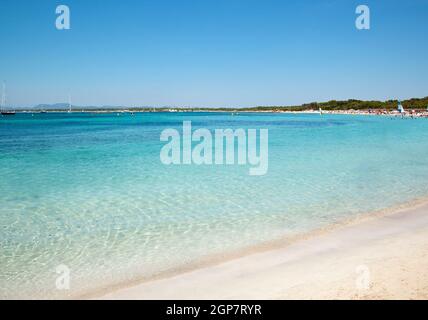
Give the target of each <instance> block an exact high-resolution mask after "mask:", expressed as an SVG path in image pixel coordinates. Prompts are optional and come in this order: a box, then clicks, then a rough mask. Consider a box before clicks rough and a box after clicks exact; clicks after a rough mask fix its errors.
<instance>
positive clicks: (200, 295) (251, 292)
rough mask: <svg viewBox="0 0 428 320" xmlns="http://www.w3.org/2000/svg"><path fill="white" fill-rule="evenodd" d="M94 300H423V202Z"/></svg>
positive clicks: (427, 272) (426, 237)
mask: <svg viewBox="0 0 428 320" xmlns="http://www.w3.org/2000/svg"><path fill="white" fill-rule="evenodd" d="M97 298H100V299H427V298H428V204H427V203H424V204H419V205H417V206H413V207H410V208H406V209H399V210H397V211H395V212H393V213H390V214H386V215H381V216H379V217H375V218H372V219H361V220H360V221H359V222H358V223H350V224H347V225H344V226H341V227H338V228H334V229H332V230H331V231H328V232H323V233H320V234H318V235H315V236H313V237H309V238H307V239H303V240H299V241H296V242H295V243H293V244H290V245H286V246H284V247H280V248H275V249H271V250H267V251H263V252H259V253H252V254H249V255H246V256H244V257H240V258H236V259H232V260H230V261H225V262H222V263H219V264H215V265H212V266H206V267H202V268H199V269H197V270H194V271H189V272H185V273H182V274H178V275H174V276H170V277H167V278H164V279H158V280H153V281H148V282H144V283H140V284H135V285H132V286H129V287H126V288H121V289H115V290H114V291H112V292H109V293H104V294H102V295H99V296H97Z"/></svg>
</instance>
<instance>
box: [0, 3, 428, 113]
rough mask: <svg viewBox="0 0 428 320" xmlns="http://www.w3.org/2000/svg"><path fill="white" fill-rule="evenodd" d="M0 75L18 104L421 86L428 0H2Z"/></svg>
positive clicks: (200, 100) (392, 90)
mask: <svg viewBox="0 0 428 320" xmlns="http://www.w3.org/2000/svg"><path fill="white" fill-rule="evenodd" d="M59 4H66V5H68V6H69V7H70V10H71V30H62V31H59V30H57V29H56V28H55V19H56V14H55V9H56V6H57V5H59ZM359 4H366V5H368V6H369V8H370V10H371V29H370V30H357V29H356V27H355V19H356V17H357V15H356V14H355V8H356V7H357V5H359ZM0 79H1V80H3V79H4V80H6V82H7V93H8V104H13V105H16V106H28V105H34V104H38V103H56V102H66V101H67V99H68V98H67V97H68V94H69V93H70V94H71V95H72V102H73V104H75V105H126V106H144V105H153V106H164V105H176V106H212V107H214V106H219V107H220V106H255V105H291V104H301V103H305V102H311V101H326V100H330V99H337V100H339V99H348V98H357V99H381V100H385V99H390V98H391V99H392V98H400V99H404V98H409V97H423V96H427V95H428V0H412V1H404V0H400V1H397V0H364V1H363V0H359V1H351V0H317V1H315V0H306V1H305V0H294V1H283V0H278V1H273V0H171V1H166V0H150V1H148V0H144V1H142V0H120V1H119V0H60V1H51V0H26V1H23V0H0Z"/></svg>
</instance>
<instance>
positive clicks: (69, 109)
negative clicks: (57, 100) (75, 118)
mask: <svg viewBox="0 0 428 320" xmlns="http://www.w3.org/2000/svg"><path fill="white" fill-rule="evenodd" d="M67 112H68V113H71V97H70V95H68V111H67Z"/></svg>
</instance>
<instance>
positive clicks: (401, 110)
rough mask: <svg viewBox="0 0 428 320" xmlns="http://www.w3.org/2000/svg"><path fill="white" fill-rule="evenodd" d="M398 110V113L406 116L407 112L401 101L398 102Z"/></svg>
mask: <svg viewBox="0 0 428 320" xmlns="http://www.w3.org/2000/svg"><path fill="white" fill-rule="evenodd" d="M397 110H398V112H399V113H401V114H405V113H406V111H405V110H404V108H403V105H402V104H401V101H400V100H398V107H397Z"/></svg>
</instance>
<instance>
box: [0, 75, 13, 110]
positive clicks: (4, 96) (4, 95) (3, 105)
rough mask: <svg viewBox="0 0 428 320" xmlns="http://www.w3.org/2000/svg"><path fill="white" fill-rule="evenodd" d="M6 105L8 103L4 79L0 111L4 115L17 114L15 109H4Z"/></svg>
mask: <svg viewBox="0 0 428 320" xmlns="http://www.w3.org/2000/svg"><path fill="white" fill-rule="evenodd" d="M5 105H6V83H5V82H4V81H3V90H2V95H1V106H0V112H1V114H2V116H13V115H14V114H15V111H11V110H6V109H4V107H5Z"/></svg>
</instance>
